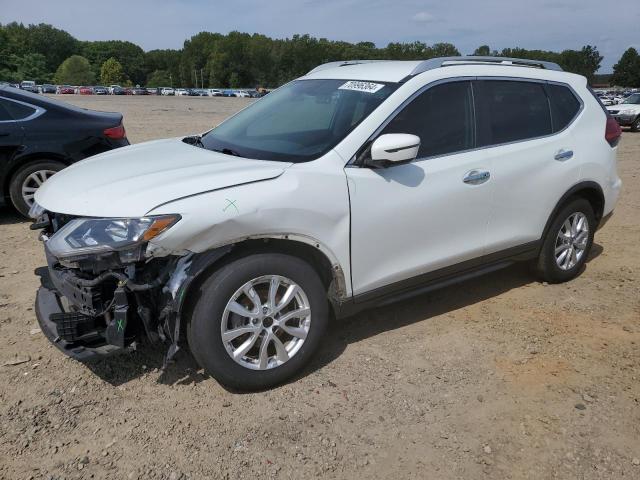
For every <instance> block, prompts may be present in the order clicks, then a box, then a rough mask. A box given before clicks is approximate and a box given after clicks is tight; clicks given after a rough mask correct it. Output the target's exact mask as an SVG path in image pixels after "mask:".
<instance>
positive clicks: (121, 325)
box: [116, 319, 124, 332]
mask: <svg viewBox="0 0 640 480" xmlns="http://www.w3.org/2000/svg"><path fill="white" fill-rule="evenodd" d="M116 325H117V327H118V331H119V332H124V320H122V319H120V320H118V321H117V323H116Z"/></svg>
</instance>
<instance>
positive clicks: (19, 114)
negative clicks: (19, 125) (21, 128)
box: [2, 101, 36, 120]
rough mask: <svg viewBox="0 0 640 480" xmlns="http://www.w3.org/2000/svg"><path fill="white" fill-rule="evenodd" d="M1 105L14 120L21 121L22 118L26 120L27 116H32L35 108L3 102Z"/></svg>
mask: <svg viewBox="0 0 640 480" xmlns="http://www.w3.org/2000/svg"><path fill="white" fill-rule="evenodd" d="M2 104H3V105H4V107H5V108H6V109H7V110H8V111H9V115H11V116H12V117H13V119H14V120H22V119H23V118H27V117H28V116H29V115H32V114H33V113H34V112H35V111H36V109H35V108H33V107H29V106H27V105H23V104H22V103H16V102H11V101H4V102H3V103H2Z"/></svg>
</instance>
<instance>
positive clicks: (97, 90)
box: [93, 85, 109, 95]
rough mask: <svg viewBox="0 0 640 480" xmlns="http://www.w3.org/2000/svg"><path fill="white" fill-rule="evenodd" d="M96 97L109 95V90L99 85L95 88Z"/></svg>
mask: <svg viewBox="0 0 640 480" xmlns="http://www.w3.org/2000/svg"><path fill="white" fill-rule="evenodd" d="M93 94H94V95H109V90H107V88H106V87H102V86H100V85H98V86H97V87H93Z"/></svg>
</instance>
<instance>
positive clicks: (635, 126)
mask: <svg viewBox="0 0 640 480" xmlns="http://www.w3.org/2000/svg"><path fill="white" fill-rule="evenodd" d="M631 131H632V132H640V115H638V117H637V118H636V119H635V121H634V122H633V123H632V124H631Z"/></svg>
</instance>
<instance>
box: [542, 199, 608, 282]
mask: <svg viewBox="0 0 640 480" xmlns="http://www.w3.org/2000/svg"><path fill="white" fill-rule="evenodd" d="M595 230H596V219H595V214H594V213H593V208H592V207H591V204H590V203H589V202H588V201H587V200H585V199H584V198H576V199H573V200H571V201H570V202H569V203H567V205H565V206H564V207H563V208H562V209H561V210H560V212H558V214H557V215H556V217H555V219H554V220H553V223H552V224H551V227H550V228H549V230H548V231H547V234H546V236H545V239H544V241H543V244H542V248H541V250H540V256H539V257H538V262H537V271H538V273H539V274H540V276H541V277H542V279H543V280H545V281H547V282H550V283H560V282H566V281H568V280H571V279H573V278H575V277H576V276H577V275H578V274H579V273H580V271H581V269H582V266H583V265H584V264H585V262H586V261H587V257H588V256H589V252H590V251H591V246H592V244H593V236H594V233H595Z"/></svg>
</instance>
